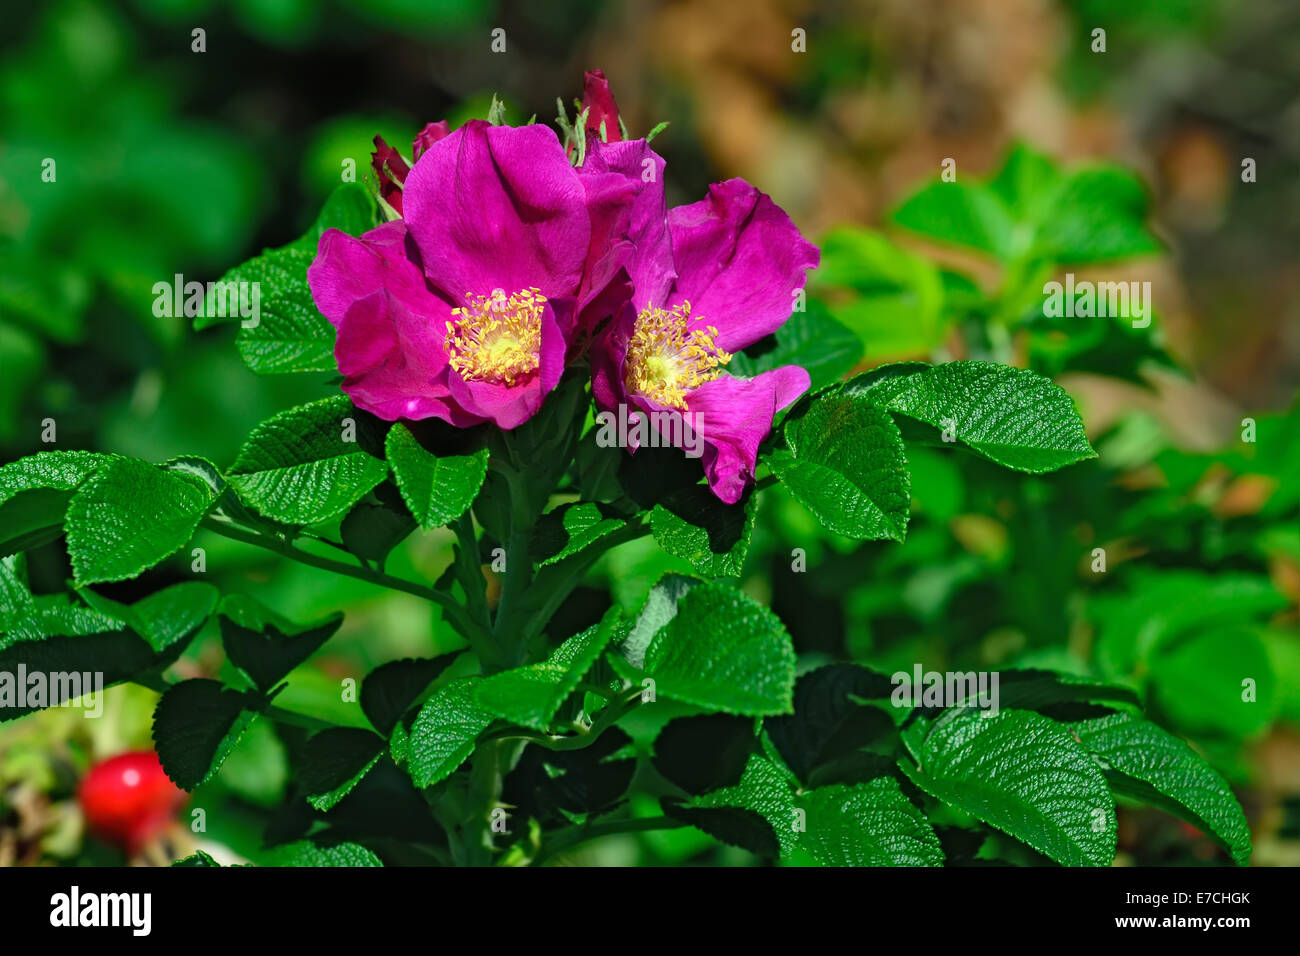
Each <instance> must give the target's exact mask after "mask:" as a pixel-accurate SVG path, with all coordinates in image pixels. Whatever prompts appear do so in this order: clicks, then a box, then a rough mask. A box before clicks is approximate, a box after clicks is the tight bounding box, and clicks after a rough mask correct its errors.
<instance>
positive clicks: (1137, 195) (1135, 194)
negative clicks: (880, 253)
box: [893, 144, 1161, 263]
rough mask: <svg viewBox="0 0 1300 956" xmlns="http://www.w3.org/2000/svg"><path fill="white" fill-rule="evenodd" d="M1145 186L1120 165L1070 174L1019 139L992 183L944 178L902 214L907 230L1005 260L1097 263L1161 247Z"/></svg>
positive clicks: (916, 197) (905, 205)
mask: <svg viewBox="0 0 1300 956" xmlns="http://www.w3.org/2000/svg"><path fill="white" fill-rule="evenodd" d="M1147 206H1148V200H1147V195H1146V191H1145V189H1144V188H1143V186H1142V184H1141V183H1140V182H1139V181H1138V180H1137V179H1136V178H1135V177H1134V176H1133V174H1132V173H1130V172H1128V171H1127V170H1125V169H1122V168H1121V167H1119V166H1114V165H1093V166H1088V167H1084V168H1082V169H1078V170H1075V171H1073V172H1070V173H1063V172H1061V170H1059V169H1058V168H1057V166H1056V165H1055V164H1054V163H1053V162H1052V161H1051V160H1050V159H1048V158H1047V157H1045V156H1043V155H1042V154H1040V153H1036V152H1034V151H1033V150H1032V149H1029V148H1028V147H1026V146H1024V145H1023V144H1018V145H1017V146H1016V147H1015V148H1013V149H1012V151H1011V152H1010V153H1009V154H1008V156H1007V159H1006V162H1005V163H1004V165H1003V167H1002V169H1001V170H1000V171H999V172H998V173H997V175H996V176H995V177H994V178H993V180H992V181H991V182H990V183H988V184H987V185H985V184H982V183H974V184H972V183H968V182H964V181H962V182H951V183H944V182H936V183H931V184H929V185H928V186H926V187H924V188H923V189H921V190H920V191H919V192H917V193H916V194H915V195H913V196H912V197H910V198H909V199H908V200H907V201H906V202H904V203H903V205H902V206H901V207H900V208H899V209H898V210H897V211H896V212H895V213H894V216H893V218H894V221H895V222H897V223H898V224H899V225H901V226H904V227H905V228H908V229H912V230H915V231H916V232H920V233H922V234H924V235H928V236H932V237H934V238H936V239H939V240H941V241H944V242H951V243H954V244H956V245H961V246H968V247H971V248H974V249H978V250H980V251H982V252H986V253H989V254H991V255H993V256H995V257H997V258H998V259H1000V260H1002V261H1003V262H1013V261H1024V260H1036V261H1037V260H1046V261H1050V262H1062V263H1092V262H1105V261H1111V260H1115V259H1124V258H1129V257H1132V256H1139V255H1147V254H1150V253H1154V252H1159V251H1160V249H1161V246H1160V243H1159V241H1158V240H1156V238H1155V237H1154V236H1153V235H1152V234H1151V232H1150V230H1149V229H1147V227H1146V224H1145V220H1146V216H1147Z"/></svg>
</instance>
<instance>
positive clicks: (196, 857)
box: [172, 850, 221, 867]
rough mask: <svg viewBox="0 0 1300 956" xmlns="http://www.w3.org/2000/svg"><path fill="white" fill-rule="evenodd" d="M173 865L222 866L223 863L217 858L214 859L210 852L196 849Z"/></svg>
mask: <svg viewBox="0 0 1300 956" xmlns="http://www.w3.org/2000/svg"><path fill="white" fill-rule="evenodd" d="M172 866H215V867H220V866H221V864H220V863H218V862H217V861H216V860H214V859H213V858H212V856H211V855H210V854H208V853H204V852H203V851H202V850H196V851H194V852H193V853H191V854H190V855H189V856H187V857H185V858H184V859H182V860H176V861H175V862H174V863H172Z"/></svg>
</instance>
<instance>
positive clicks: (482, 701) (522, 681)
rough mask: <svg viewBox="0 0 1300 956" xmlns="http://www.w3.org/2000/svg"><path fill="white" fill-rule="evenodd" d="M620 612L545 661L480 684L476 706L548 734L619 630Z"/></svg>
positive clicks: (575, 637)
mask: <svg viewBox="0 0 1300 956" xmlns="http://www.w3.org/2000/svg"><path fill="white" fill-rule="evenodd" d="M618 621H619V611H618V608H611V609H610V610H609V611H608V612H606V614H605V616H604V617H603V618H602V619H601V620H600V621H599V622H598V623H596V624H593V625H592V626H591V627H589V628H587V629H586V630H585V631H582V632H581V633H579V634H575V635H573V637H571V638H569V639H568V640H567V641H565V642H564V643H563V644H561V645H560V646H559V647H557V648H556V649H555V652H554V653H552V654H551V656H550V657H548V658H547V659H546V660H545V661H542V662H541V663H538V664H528V665H526V666H524V667H516V668H514V669H513V670H508V671H504V672H502V673H500V674H493V675H492V676H491V677H487V678H484V679H483V680H482V681H481V682H479V684H478V686H477V688H476V689H475V691H474V700H475V702H476V703H477V704H478V705H479V706H480V707H482V708H483V709H484V710H487V711H490V712H491V713H493V714H495V715H496V716H498V717H502V718H504V719H505V720H508V721H511V722H512V723H516V724H519V725H521V726H523V727H531V728H532V729H534V730H545V729H546V728H547V726H548V725H549V724H550V722H551V720H552V718H554V717H555V712H556V711H557V710H559V709H560V705H561V704H563V703H564V699H565V698H566V697H568V696H569V695H570V694H572V693H573V692H574V691H575V690H577V687H578V684H580V683H581V682H582V678H583V676H584V675H586V673H587V671H589V670H590V669H591V666H592V665H593V664H595V663H596V660H597V659H598V658H599V657H600V655H601V652H602V651H603V650H604V649H605V645H606V644H608V643H609V642H610V639H611V638H612V637H613V636H614V633H615V631H616V630H617V627H616V625H617V623H618Z"/></svg>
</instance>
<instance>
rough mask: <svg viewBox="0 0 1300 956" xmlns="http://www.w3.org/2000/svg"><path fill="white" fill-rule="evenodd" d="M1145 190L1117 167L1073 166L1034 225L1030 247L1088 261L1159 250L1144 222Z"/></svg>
mask: <svg viewBox="0 0 1300 956" xmlns="http://www.w3.org/2000/svg"><path fill="white" fill-rule="evenodd" d="M1147 205H1148V200H1147V194H1146V190H1145V189H1144V188H1143V186H1142V184H1141V182H1139V181H1138V179H1137V178H1136V177H1135V176H1134V175H1133V174H1132V173H1130V172H1128V170H1125V169H1121V168H1120V167H1118V166H1096V167H1092V168H1085V169H1081V170H1078V171H1077V172H1075V173H1074V174H1073V175H1071V176H1070V177H1069V178H1068V179H1067V180H1066V181H1065V182H1064V183H1063V184H1062V185H1061V188H1060V189H1059V191H1058V192H1057V193H1056V194H1055V195H1054V196H1053V197H1052V200H1051V207H1050V211H1049V212H1048V213H1047V215H1045V216H1044V217H1043V219H1042V220H1041V222H1039V224H1038V233H1037V235H1036V237H1035V252H1036V253H1037V254H1038V255H1041V256H1043V257H1044V258H1049V259H1052V260H1054V261H1056V262H1067V263H1093V262H1110V261H1114V260H1116V259H1128V258H1132V257H1134V256H1144V255H1153V254H1156V253H1159V252H1161V251H1162V249H1163V247H1162V246H1161V244H1160V242H1159V240H1157V239H1156V238H1155V236H1153V235H1152V234H1151V232H1150V230H1148V229H1147V227H1146V216H1147Z"/></svg>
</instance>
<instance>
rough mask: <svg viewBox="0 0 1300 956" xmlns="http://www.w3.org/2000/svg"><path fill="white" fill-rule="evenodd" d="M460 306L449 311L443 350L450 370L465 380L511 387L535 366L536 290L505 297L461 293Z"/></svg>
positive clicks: (542, 301) (539, 299)
mask: <svg viewBox="0 0 1300 956" xmlns="http://www.w3.org/2000/svg"><path fill="white" fill-rule="evenodd" d="M465 301H466V303H467V305H466V306H464V307H463V308H459V309H452V310H451V314H452V315H453V316H455V317H456V318H455V321H452V322H448V323H447V340H446V342H445V343H444V347H445V348H446V349H447V354H448V356H449V357H450V363H451V367H452V368H453V369H455V370H456V371H457V372H459V373H460V377H461V378H463V379H465V380H466V381H484V382H495V383H497V384H498V385H516V384H518V383H519V381H520V380H521V379H523V378H526V377H527V376H528V375H529V374H530V373H532V372H535V371H537V368H538V366H539V365H540V364H541V349H542V312H543V311H545V305H546V298H545V297H544V296H543V295H542V293H541V292H540V290H538V289H524V290H522V291H520V292H516V293H514V294H513V295H509V296H507V295H506V291H505V289H493V290H492V294H491V295H474V294H472V293H466V295H465Z"/></svg>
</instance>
